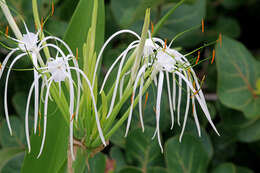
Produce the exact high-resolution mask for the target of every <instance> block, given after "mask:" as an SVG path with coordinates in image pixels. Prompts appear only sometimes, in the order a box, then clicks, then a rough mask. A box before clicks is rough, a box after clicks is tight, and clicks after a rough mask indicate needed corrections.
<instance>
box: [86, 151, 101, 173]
mask: <svg viewBox="0 0 260 173" xmlns="http://www.w3.org/2000/svg"><path fill="white" fill-rule="evenodd" d="M89 168H90V169H89V170H88V169H86V171H85V173H100V172H105V169H106V157H105V155H104V154H102V153H98V154H96V155H95V156H94V157H93V158H90V159H89Z"/></svg>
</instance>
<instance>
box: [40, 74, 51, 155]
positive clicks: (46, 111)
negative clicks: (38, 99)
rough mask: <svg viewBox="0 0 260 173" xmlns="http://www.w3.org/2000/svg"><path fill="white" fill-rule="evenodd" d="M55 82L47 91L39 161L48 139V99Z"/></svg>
mask: <svg viewBox="0 0 260 173" xmlns="http://www.w3.org/2000/svg"><path fill="white" fill-rule="evenodd" d="M52 82H53V80H52V78H51V80H50V82H49V85H48V87H47V91H46V95H45V101H44V118H43V137H42V144H41V148H40V152H39V154H38V156H37V159H38V158H39V157H40V156H41V154H42V151H43V147H44V144H45V138H46V130H47V129H46V128H47V114H48V100H49V99H48V98H49V92H50V87H51V84H52Z"/></svg>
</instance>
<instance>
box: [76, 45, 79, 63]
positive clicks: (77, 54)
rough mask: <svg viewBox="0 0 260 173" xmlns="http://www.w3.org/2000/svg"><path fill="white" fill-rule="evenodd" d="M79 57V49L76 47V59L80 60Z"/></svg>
mask: <svg viewBox="0 0 260 173" xmlns="http://www.w3.org/2000/svg"><path fill="white" fill-rule="evenodd" d="M78 59H79V49H78V48H76V60H77V61H78Z"/></svg>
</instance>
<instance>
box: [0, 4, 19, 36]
mask: <svg viewBox="0 0 260 173" xmlns="http://www.w3.org/2000/svg"><path fill="white" fill-rule="evenodd" d="M0 6H1V8H2V11H3V13H4V15H5V18H6V19H7V21H8V23H9V25H10V26H11V28H12V30H13V32H14V35H15V36H16V38H17V39H19V40H21V39H22V38H23V36H22V33H21V31H20V30H19V28H18V26H17V24H16V23H15V21H14V18H13V16H12V14H11V12H10V10H9V8H8V7H7V5H6V2H5V0H1V1H0Z"/></svg>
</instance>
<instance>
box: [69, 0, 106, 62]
mask: <svg viewBox="0 0 260 173" xmlns="http://www.w3.org/2000/svg"><path fill="white" fill-rule="evenodd" d="M98 4H99V6H98V17H97V19H98V20H97V26H96V45H95V50H96V52H98V51H99V49H100V48H101V46H102V45H103V41H104V30H105V21H104V20H105V13H104V0H98ZM92 10H93V0H81V1H80V2H79V3H78V5H77V8H76V10H75V12H74V14H73V16H72V18H71V21H70V23H69V26H68V29H67V31H66V34H65V37H64V40H65V41H66V43H68V45H69V46H70V48H71V50H72V51H73V52H74V54H75V55H76V49H77V48H78V50H79V54H78V56H79V65H80V67H82V65H83V58H82V57H83V56H82V55H83V50H82V48H83V44H84V43H85V42H86V39H87V35H88V31H89V28H90V26H91V19H92Z"/></svg>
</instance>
